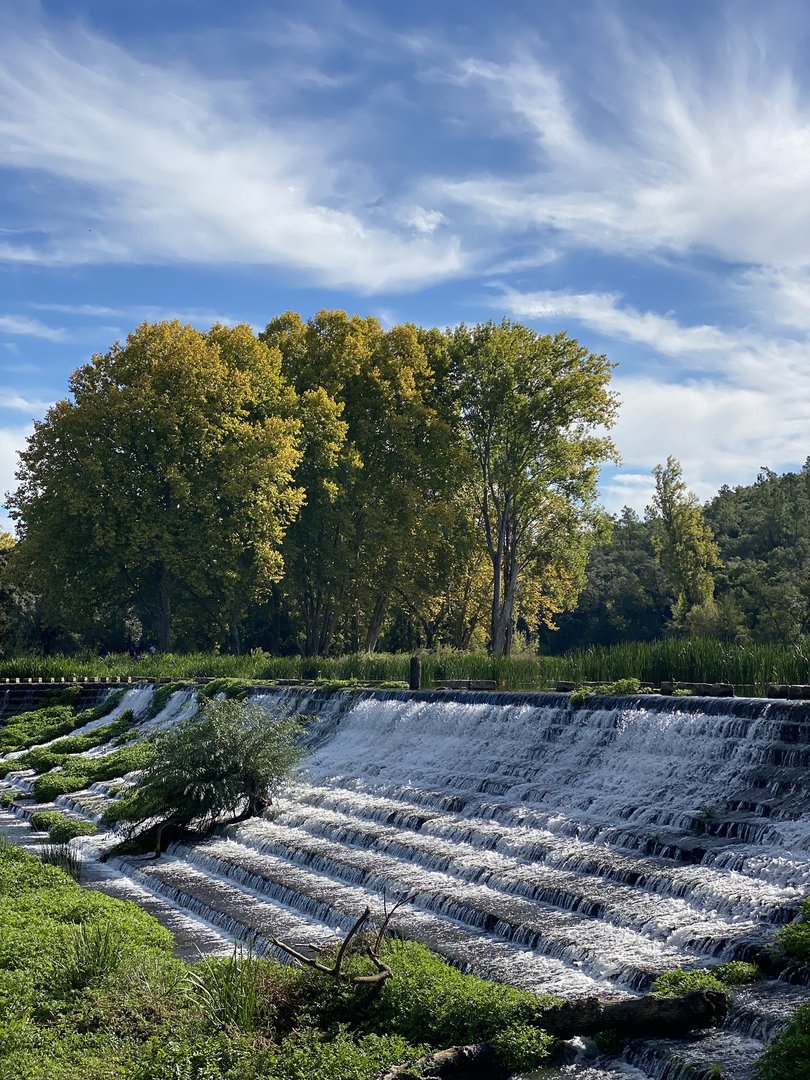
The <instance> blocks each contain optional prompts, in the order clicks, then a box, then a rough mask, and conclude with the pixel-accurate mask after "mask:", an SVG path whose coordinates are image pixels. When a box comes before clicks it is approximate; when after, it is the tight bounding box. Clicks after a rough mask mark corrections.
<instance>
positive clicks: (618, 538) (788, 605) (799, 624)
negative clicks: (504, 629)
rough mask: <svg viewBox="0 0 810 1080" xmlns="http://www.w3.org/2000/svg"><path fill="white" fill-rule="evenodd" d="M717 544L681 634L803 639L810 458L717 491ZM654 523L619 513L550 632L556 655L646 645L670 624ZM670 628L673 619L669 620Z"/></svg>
mask: <svg viewBox="0 0 810 1080" xmlns="http://www.w3.org/2000/svg"><path fill="white" fill-rule="evenodd" d="M703 516H704V518H705V521H706V522H707V523H708V525H709V526H710V528H711V533H712V536H713V539H714V541H715V543H716V545H717V555H718V559H717V560H716V563H717V564H716V565H715V566H714V568H713V569H712V571H711V580H712V583H713V595H712V601H713V603H712V604H710V605H708V610H707V609H704V610H703V611H702V612H701V618H700V619H698V618H695V619H693V620H692V625H691V627H690V626H689V625H688V624H687V626H685V627H682V628H681V629H682V632H688V631H689V630H690V629H691V630H693V631H694V632H696V633H704V634H709V635H710V636H714V637H719V638H721V639H723V640H726V641H736V642H746V641H754V642H761V643H775V644H782V645H791V644H793V643H795V642H797V641H798V640H799V638H800V637H801V636H802V635H804V634H807V633H808V631H810V459H808V461H807V462H806V463H805V465H804V467H803V468H802V470H801V471H800V472H787V473H783V474H782V475H778V474H777V473H775V472H772V471H771V470H770V469H763V470H762V471H761V472H760V474H759V476H758V477H757V479H756V481H755V482H754V483H753V484H748V485H742V486H739V487H734V488H731V487H723V488H722V489H721V490H720V491H719V492H718V494H717V495H716V496H715V497H714V498H713V499H711V500H710V501H709V502H708V503H707V504H706V505H705V507H703ZM658 529H660V518H659V517H658V516H657V515H656V513H655V511H654V510H653V511H652V512H650V513H648V515H647V516H646V519H641V518H640V517H639V516H638V515H637V514H634V513H633V512H632V511H629V510H625V511H624V513H622V514H621V515H620V516H619V517H618V519H617V520H616V522H615V528H614V531H613V536H612V538H611V540H610V542H609V543H608V544H606V545H604V546H601V547H597V548H594V550H593V551H592V553H591V557H590V560H589V563H588V569H587V575H586V584H585V587H584V589H583V592H582V594H581V596H580V599H579V603H578V605H577V607H576V609H575V610H574V611H571V612H569V613H566V614H564V615H562V616H561V617H560V619H559V627H560V629H559V631H558V632H556V633H553V632H552V633H548V632H546V633H544V635H543V641H544V644H545V645H546V647H547V648H548V649H550V650H553V651H555V652H559V651H563V650H565V649H567V648H571V647H573V646H579V645H587V644H613V643H615V642H619V641H631V640H632V641H638V640H644V641H647V640H651V639H653V638H656V637H659V636H660V635H661V634H662V633H664V632H666V631H668V630H674V629H677V627H675V626H673V614H674V613H675V607H676V604H677V588H676V583H675V582H674V581H673V579H672V577H671V576H668V574H667V571H666V567H665V566H662V563H661V560H660V558H659V557H658V556H657V554H656V547H655V538H656V534H657V530H658ZM676 621H677V620H676Z"/></svg>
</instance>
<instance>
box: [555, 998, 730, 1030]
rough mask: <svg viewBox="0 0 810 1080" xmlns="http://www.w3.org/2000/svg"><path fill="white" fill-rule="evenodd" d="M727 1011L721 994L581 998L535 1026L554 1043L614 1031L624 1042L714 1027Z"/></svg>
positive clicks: (558, 1006)
mask: <svg viewBox="0 0 810 1080" xmlns="http://www.w3.org/2000/svg"><path fill="white" fill-rule="evenodd" d="M727 1011H728V999H727V997H726V995H725V994H724V993H723V992H722V991H721V990H692V991H690V992H689V993H688V994H684V995H683V996H682V997H674V998H673V997H661V996H660V995H659V994H647V995H645V996H644V997H637V998H627V999H625V1000H623V1001H600V999H599V998H597V997H587V998H580V999H579V1000H578V1001H565V1002H563V1003H562V1004H561V1005H552V1006H551V1008H549V1009H543V1010H542V1012H540V1013H539V1014H538V1015H537V1018H536V1019H535V1021H534V1023H536V1024H537V1026H538V1027H541V1028H543V1030H544V1031H547V1032H548V1033H549V1035H553V1036H554V1037H555V1038H557V1039H573V1038H574V1036H575V1035H597V1034H598V1033H599V1032H600V1031H606V1030H611V1031H616V1032H618V1034H619V1035H621V1036H622V1037H623V1038H628V1039H641V1038H649V1037H652V1036H658V1037H669V1036H674V1035H683V1034H685V1033H686V1032H687V1031H694V1030H695V1028H706V1027H717V1026H718V1025H719V1024H722V1023H723V1021H724V1020H725V1018H726V1013H727Z"/></svg>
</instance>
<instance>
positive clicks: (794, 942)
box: [776, 897, 810, 961]
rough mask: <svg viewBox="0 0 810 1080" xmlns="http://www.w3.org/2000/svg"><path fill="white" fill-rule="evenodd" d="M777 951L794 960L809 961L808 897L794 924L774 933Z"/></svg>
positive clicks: (809, 910)
mask: <svg viewBox="0 0 810 1080" xmlns="http://www.w3.org/2000/svg"><path fill="white" fill-rule="evenodd" d="M776 944H777V946H778V948H779V950H780V951H781V952H782V953H784V954H785V956H789V957H791V958H792V959H795V960H803V961H805V960H810V897H808V898H807V899H806V900H805V901H804V903H803V904H802V906H801V909H800V911H799V914H798V916H797V918H796V920H795V922H792V923H788V924H787V926H780V927H779V929H778V930H777V931H776Z"/></svg>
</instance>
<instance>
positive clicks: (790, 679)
mask: <svg viewBox="0 0 810 1080" xmlns="http://www.w3.org/2000/svg"><path fill="white" fill-rule="evenodd" d="M408 667H409V655H408V654H406V653H397V654H391V653H372V654H368V653H358V654H356V655H350V656H337V657H300V656H271V655H270V654H269V653H264V652H262V651H261V650H257V651H254V652H252V653H250V654H249V655H247V656H222V655H219V654H215V653H188V654H184V655H180V654H174V653H166V654H158V655H155V656H147V657H143V658H141V659H139V660H133V659H132V658H131V657H129V656H127V655H125V654H117V655H109V656H105V657H98V656H94V655H92V654H78V655H76V656H51V657H47V658H46V657H37V656H19V657H15V658H12V659H5V660H0V678H4V677H6V678H15V677H20V678H25V677H39V676H42V677H46V676H50V677H56V678H59V677H70V676H73V675H75V676H80V677H81V676H88V677H99V678H109V677H112V676H118V675H131V676H133V677H140V678H150V679H172V680H183V679H195V678H203V677H204V678H216V679H222V680H226V679H228V680H243V681H245V680H247V681H257V682H273V681H275V680H277V679H306V680H313V679H317V680H320V681H323V682H329V683H334V682H343V683H345V682H348V681H351V680H357V681H358V682H359V683H364V682H388V683H391V682H395V683H399V682H407V680H408ZM625 678H636V679H640V680H641V681H642V682H649V683H652V684H653V685H656V686H657V685H658V684H659V683H660V681H661V680H662V679H674V680H676V681H680V682H730V683H734V685H735V686H745V687H751V688H752V689H753V688H756V689H757V690H759V691H762V690H764V688H765V686H766V685H767V684H768V683H769V682H777V683H805V682H808V681H810V637H806V638H801V639H800V640H798V641H797V642H796V644H795V645H793V646H789V647H788V646H781V645H734V644H730V643H728V642H723V641H715V640H714V639H710V638H693V639H683V638H665V639H662V640H660V641H651V642H626V643H623V644H620V645H613V646H590V647H589V648H587V649H579V650H573V651H571V652H569V653H566V654H565V655H563V656H538V657H533V656H516V657H506V658H504V657H491V656H488V655H487V654H486V653H461V652H455V651H454V650H452V649H444V650H440V651H438V652H436V653H427V654H425V655H423V656H422V679H423V685H425V686H431V685H434V684H435V683H436V682H439V681H441V680H444V679H459V680H464V679H471V680H477V681H485V680H495V681H496V682H498V684H499V685H500V686H502V687H505V688H511V689H535V688H537V687H542V686H553V685H554V683H556V682H558V681H566V682H576V683H579V682H585V681H587V680H596V681H599V682H604V683H611V682H615V681H616V680H618V679H625Z"/></svg>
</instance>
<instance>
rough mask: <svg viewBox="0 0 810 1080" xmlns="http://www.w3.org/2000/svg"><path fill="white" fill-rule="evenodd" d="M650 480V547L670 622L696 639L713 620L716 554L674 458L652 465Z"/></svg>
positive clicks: (716, 548)
mask: <svg viewBox="0 0 810 1080" xmlns="http://www.w3.org/2000/svg"><path fill="white" fill-rule="evenodd" d="M653 475H654V476H655V495H654V496H653V506H652V507H651V509H650V511H649V520H650V522H651V525H652V543H653V547H654V549H655V553H656V555H657V556H658V559H659V562H660V564H661V568H662V570H663V572H664V575H665V577H666V579H667V582H668V584H669V587H670V590H671V595H672V598H673V606H672V618H673V623H674V625H675V626H676V627H677V628H678V629H683V630H686V631H688V632H691V633H692V634H695V633H697V634H698V635H699V634H700V633H701V631H702V632H704V633H705V630H706V629H710V628H711V627H712V624H713V622H714V620H715V619H716V614H715V612H716V605H715V602H714V575H715V573H716V571H717V570H719V568H720V565H721V563H720V549H719V548H718V546H717V542H716V540H715V538H714V534H713V532H712V529H711V527H710V526H709V525H708V523H707V522H706V519H705V517H704V515H703V511H702V510H701V508H700V503H699V502H698V500H697V497H696V496H695V495H693V494H691V493H690V492H689V490H688V489H687V487H686V484H685V483H684V482H683V475H682V472H681V466H680V464H679V463H678V462H677V461H676V460H675V458H673V457H669V458H667V463H666V466H661V465H657V466H656V467H655V469H654V470H653ZM701 621H702V625H701Z"/></svg>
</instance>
